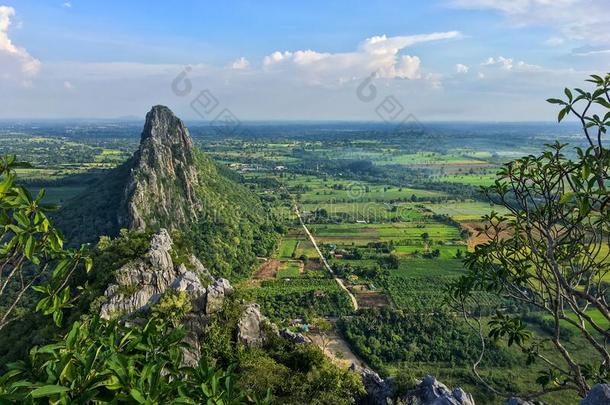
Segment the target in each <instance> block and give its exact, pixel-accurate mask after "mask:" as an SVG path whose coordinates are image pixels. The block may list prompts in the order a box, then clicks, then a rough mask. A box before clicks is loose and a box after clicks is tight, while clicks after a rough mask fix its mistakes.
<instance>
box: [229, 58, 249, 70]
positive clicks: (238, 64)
mask: <svg viewBox="0 0 610 405" xmlns="http://www.w3.org/2000/svg"><path fill="white" fill-rule="evenodd" d="M249 66H250V62H248V59H246V58H244V57H243V56H242V57H241V58H239V59H237V60H235V61H234V62H233V63H231V69H237V70H241V69H247V68H248V67H249Z"/></svg>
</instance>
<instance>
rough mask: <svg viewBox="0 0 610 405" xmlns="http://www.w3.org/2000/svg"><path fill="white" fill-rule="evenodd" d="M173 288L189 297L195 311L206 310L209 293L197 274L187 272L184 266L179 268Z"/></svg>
mask: <svg viewBox="0 0 610 405" xmlns="http://www.w3.org/2000/svg"><path fill="white" fill-rule="evenodd" d="M171 287H172V288H173V289H174V290H176V291H185V292H186V293H187V294H188V295H189V297H190V298H191V304H192V306H193V311H196V312H200V311H204V310H205V303H206V292H207V291H206V289H205V287H204V286H203V285H202V284H201V281H200V280H199V277H198V276H197V274H195V273H194V272H192V271H189V270H187V269H186V267H185V266H184V265H183V264H181V265H180V266H178V276H177V277H176V278H175V279H174V281H173V283H172V285H171Z"/></svg>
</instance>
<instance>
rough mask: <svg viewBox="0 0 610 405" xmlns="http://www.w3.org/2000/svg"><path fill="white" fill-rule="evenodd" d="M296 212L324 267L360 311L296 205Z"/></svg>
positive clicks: (355, 308)
mask: <svg viewBox="0 0 610 405" xmlns="http://www.w3.org/2000/svg"><path fill="white" fill-rule="evenodd" d="M294 212H295V213H296V214H297V217H299V222H301V225H302V226H303V229H304V230H305V233H306V234H307V236H309V240H310V241H311V244H312V245H313V247H314V248H315V249H316V252H318V255H319V256H320V260H322V263H324V267H326V269H327V270H328V271H329V273H330V275H331V276H333V278H334V279H335V281H336V282H337V284H339V287H341V288H342V289H343V290H345V292H346V293H347V295H349V298H350V299H351V301H352V306H353V307H354V311H357V310H358V301H357V300H356V297H355V296H354V294H352V292H351V291H350V290H348V289H347V287H346V286H345V284H343V280H341V279H340V278H339V277H337V276H336V275H335V272H334V271H333V269H332V267H330V265H329V264H328V262H327V261H326V258H325V257H324V255H323V254H322V251H321V250H320V248H319V247H318V244H317V243H316V240H315V239H314V237H313V235H312V234H311V232H309V229H308V228H307V225H305V222H303V218H302V217H301V212H300V211H299V207H298V206H297V205H296V204H295V205H294Z"/></svg>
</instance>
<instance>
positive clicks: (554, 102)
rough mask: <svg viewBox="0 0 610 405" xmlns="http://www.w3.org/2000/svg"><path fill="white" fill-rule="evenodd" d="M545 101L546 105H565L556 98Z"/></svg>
mask: <svg viewBox="0 0 610 405" xmlns="http://www.w3.org/2000/svg"><path fill="white" fill-rule="evenodd" d="M546 101H547V103H551V104H562V105H565V104H566V102H565V101H563V100H560V99H558V98H548V99H547V100H546Z"/></svg>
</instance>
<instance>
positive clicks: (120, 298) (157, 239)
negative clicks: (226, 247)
mask: <svg viewBox="0 0 610 405" xmlns="http://www.w3.org/2000/svg"><path fill="white" fill-rule="evenodd" d="M171 247H172V240H171V238H170V236H169V233H168V232H167V231H166V230H165V229H161V231H159V233H158V234H156V235H154V236H153V237H152V239H151V242H150V247H149V249H148V252H147V253H146V254H145V255H144V257H143V258H141V259H138V260H134V261H132V262H130V263H127V264H125V265H124V266H123V267H121V268H120V269H119V270H118V271H117V272H116V275H115V280H116V284H112V285H110V286H108V288H107V289H106V291H105V292H104V295H105V296H106V298H107V300H106V302H105V303H104V304H103V305H102V307H101V310H100V316H101V317H102V319H110V318H113V317H116V316H117V315H118V316H123V315H131V314H134V313H136V312H138V311H144V310H147V309H148V308H149V307H150V306H151V305H153V304H155V303H156V302H157V301H158V300H159V298H160V297H161V294H162V293H163V292H164V291H165V290H166V289H167V287H168V286H169V285H170V284H171V283H172V282H173V280H174V278H175V277H176V273H175V271H174V266H173V263H172V258H171V255H170V253H169V252H170V250H171Z"/></svg>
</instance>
